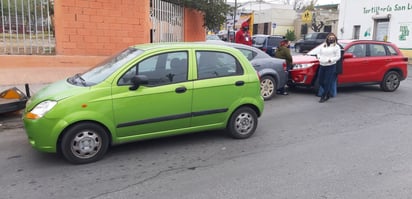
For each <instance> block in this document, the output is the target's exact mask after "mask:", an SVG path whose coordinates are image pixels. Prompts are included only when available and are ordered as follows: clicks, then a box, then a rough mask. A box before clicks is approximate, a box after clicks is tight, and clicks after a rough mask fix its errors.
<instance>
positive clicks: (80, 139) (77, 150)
mask: <svg viewBox="0 0 412 199" xmlns="http://www.w3.org/2000/svg"><path fill="white" fill-rule="evenodd" d="M108 148H109V136H108V132H107V131H106V129H105V128H103V127H102V126H100V125H98V124H96V123H92V122H83V123H79V124H75V125H74V126H72V127H70V128H69V129H68V130H67V131H66V132H65V133H64V135H63V137H62V140H61V143H60V152H61V154H62V155H63V157H64V158H65V159H66V160H67V161H68V162H70V163H73V164H86V163H91V162H95V161H98V160H100V159H102V158H103V156H104V155H105V153H106V151H107V149H108Z"/></svg>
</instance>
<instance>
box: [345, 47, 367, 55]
mask: <svg viewBox="0 0 412 199" xmlns="http://www.w3.org/2000/svg"><path fill="white" fill-rule="evenodd" d="M346 52H348V53H352V54H353V56H354V57H365V56H366V45H365V44H356V45H353V46H351V47H350V48H349V49H348V50H347V51H346Z"/></svg>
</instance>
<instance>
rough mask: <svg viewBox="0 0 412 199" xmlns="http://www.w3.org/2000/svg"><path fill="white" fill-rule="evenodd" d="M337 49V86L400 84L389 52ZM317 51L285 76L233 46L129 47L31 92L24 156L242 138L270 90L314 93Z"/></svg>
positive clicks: (400, 69) (278, 66) (389, 48)
mask: <svg viewBox="0 0 412 199" xmlns="http://www.w3.org/2000/svg"><path fill="white" fill-rule="evenodd" d="M339 43H340V45H341V46H342V50H343V51H344V60H343V73H342V74H341V75H339V78H338V84H339V86H347V85H359V84H379V85H380V86H381V88H382V89H383V90H384V91H389V92H392V91H395V90H396V89H397V88H398V87H399V85H400V82H401V81H402V80H404V79H405V78H406V77H407V72H408V71H407V58H406V57H404V56H403V55H402V53H401V52H400V51H399V49H398V48H397V47H396V46H395V45H394V44H392V43H389V42H380V41H363V40H359V41H358V40H356V41H353V40H340V41H339ZM320 47H321V46H318V47H316V48H314V49H313V50H311V51H310V52H308V53H307V54H306V55H300V56H294V57H293V60H294V63H293V68H292V69H291V70H290V74H288V73H287V72H286V71H285V70H286V63H285V60H282V59H277V58H273V57H271V56H269V55H268V54H267V53H265V52H264V51H262V50H259V49H258V48H255V47H250V46H246V45H243V44H235V43H228V42H222V41H209V42H198V43H175V44H168V43H163V44H162V43H160V44H141V45H136V46H132V47H129V48H127V49H125V50H123V51H121V52H119V53H118V54H116V55H114V56H112V57H110V58H108V59H107V60H106V61H104V62H103V63H100V64H98V65H97V66H96V67H94V68H92V69H90V70H89V71H86V72H85V73H82V74H77V75H74V76H72V77H69V78H67V79H65V80H61V81H58V82H55V83H52V84H50V85H48V86H46V87H44V88H43V89H42V90H40V91H38V92H37V93H36V94H35V95H33V96H32V97H31V98H30V99H29V101H28V102H27V104H26V108H25V110H24V114H23V122H24V127H25V129H26V132H27V136H28V139H29V142H30V144H31V145H32V147H33V148H35V149H37V150H39V151H43V152H52V153H58V154H60V155H62V156H63V157H64V158H65V159H66V160H68V161H69V162H71V163H75V164H83V163H90V162H94V161H97V160H99V159H101V158H103V156H104V154H105V153H106V151H107V150H108V149H109V147H110V146H112V145H117V144H122V143H127V142H133V141H139V140H146V139H154V138H158V137H164V136H173V135H179V134H184V133H193V132H197V131H205V130H217V129H225V130H226V132H227V133H228V134H229V135H230V136H232V137H233V138H237V139H243V138H248V137H250V136H252V135H253V134H254V132H255V130H256V128H257V125H258V118H259V117H260V116H261V115H262V114H263V110H264V100H268V99H270V98H272V97H273V96H274V95H275V94H276V90H277V89H278V88H280V87H283V86H284V85H285V84H286V83H287V82H288V84H289V86H292V87H294V86H305V87H315V88H316V85H317V84H318V83H317V73H318V69H319V62H318V60H317V58H316V55H317V53H318V51H319V48H320ZM288 75H290V79H288ZM288 80H289V81H288Z"/></svg>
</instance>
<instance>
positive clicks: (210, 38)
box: [206, 35, 222, 41]
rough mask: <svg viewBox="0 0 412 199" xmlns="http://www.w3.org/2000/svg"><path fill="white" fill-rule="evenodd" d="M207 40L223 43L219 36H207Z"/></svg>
mask: <svg viewBox="0 0 412 199" xmlns="http://www.w3.org/2000/svg"><path fill="white" fill-rule="evenodd" d="M206 40H217V41H222V39H220V37H219V36H217V35H206Z"/></svg>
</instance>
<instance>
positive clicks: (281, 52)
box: [275, 46, 292, 68]
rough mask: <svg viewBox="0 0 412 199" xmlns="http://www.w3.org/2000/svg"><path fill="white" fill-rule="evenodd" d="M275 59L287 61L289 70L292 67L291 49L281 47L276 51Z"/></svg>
mask: <svg viewBox="0 0 412 199" xmlns="http://www.w3.org/2000/svg"><path fill="white" fill-rule="evenodd" d="M275 57H276V58H279V59H284V60H286V65H287V66H288V68H290V67H291V66H292V56H291V55H290V49H289V48H287V47H286V46H279V47H278V48H277V49H276V52H275Z"/></svg>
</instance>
